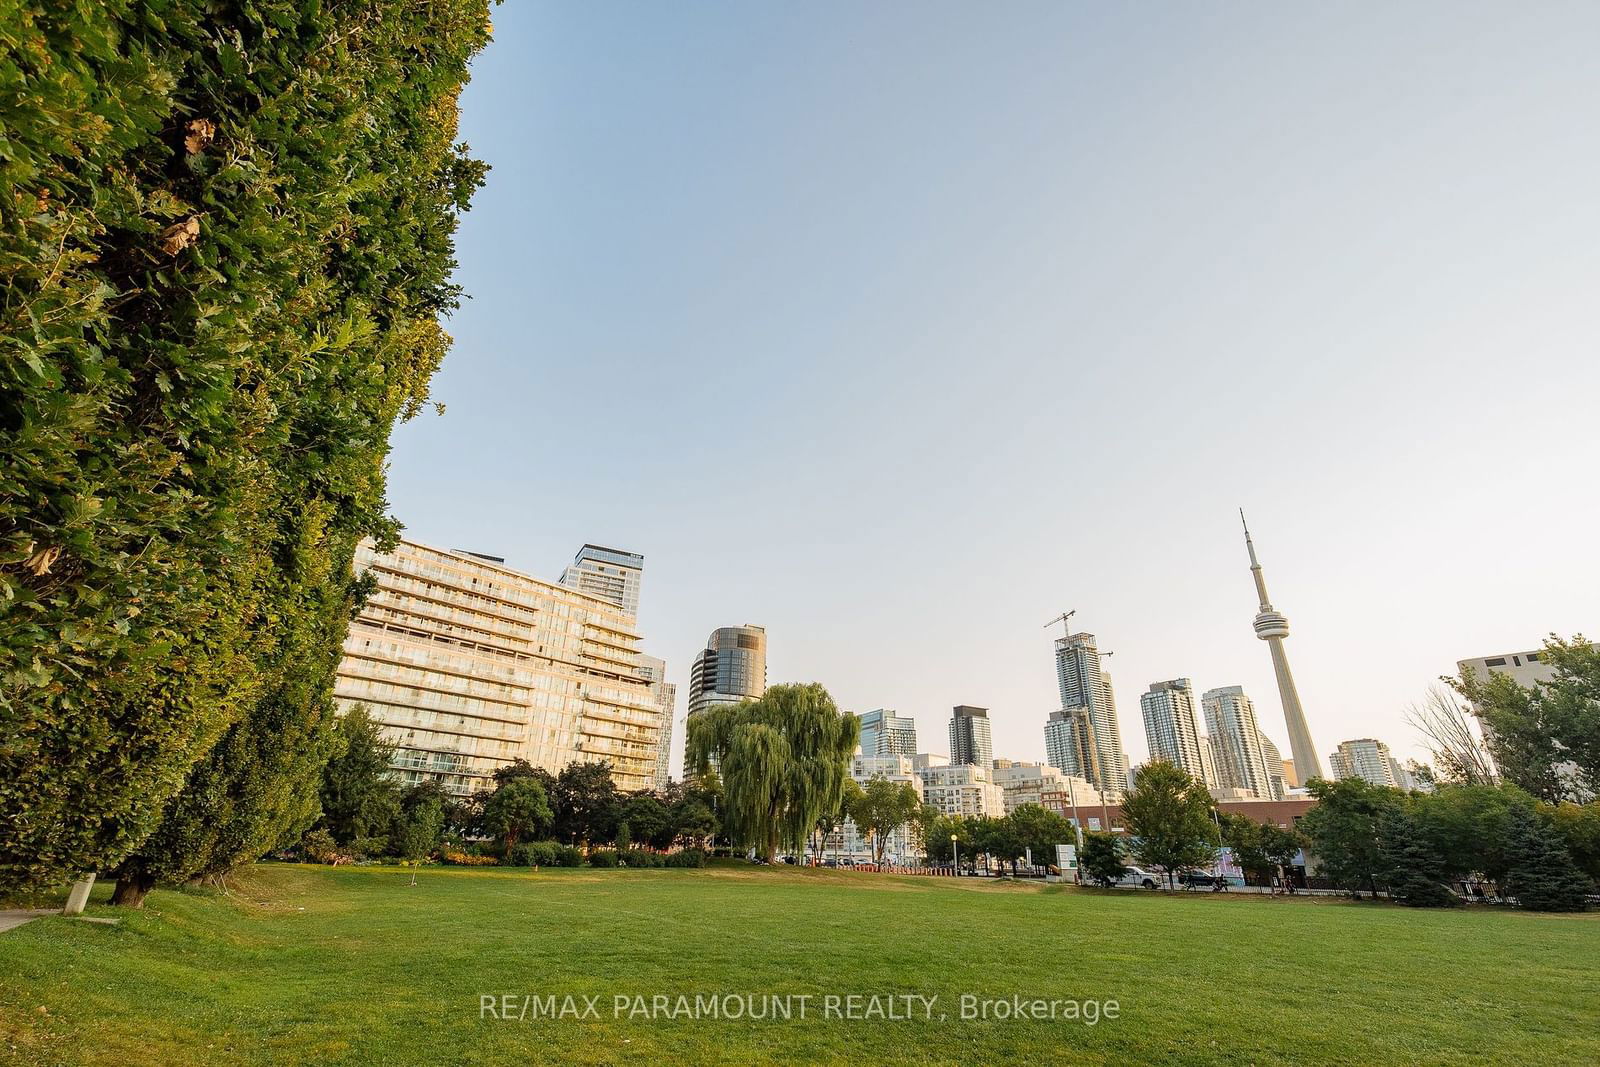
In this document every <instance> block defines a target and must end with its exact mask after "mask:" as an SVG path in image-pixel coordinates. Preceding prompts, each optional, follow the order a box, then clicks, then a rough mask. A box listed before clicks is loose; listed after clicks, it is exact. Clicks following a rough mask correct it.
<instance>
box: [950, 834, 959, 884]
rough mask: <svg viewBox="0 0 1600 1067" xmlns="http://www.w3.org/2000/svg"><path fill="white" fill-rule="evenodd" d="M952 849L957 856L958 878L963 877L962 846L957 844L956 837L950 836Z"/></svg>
mask: <svg viewBox="0 0 1600 1067" xmlns="http://www.w3.org/2000/svg"><path fill="white" fill-rule="evenodd" d="M950 849H951V851H953V852H954V853H955V856H956V877H958V878H959V877H960V876H961V846H960V845H958V844H956V835H955V834H951V835H950Z"/></svg>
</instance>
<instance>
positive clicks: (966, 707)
mask: <svg viewBox="0 0 1600 1067" xmlns="http://www.w3.org/2000/svg"><path fill="white" fill-rule="evenodd" d="M963 763H969V764H971V765H973V766H974V767H983V768H985V769H987V768H989V767H991V766H993V765H994V741H993V739H992V738H991V737H990V734H989V709H988V708H975V707H973V706H971V705H970V704H957V705H956V707H955V709H954V710H953V711H952V712H951V713H950V765H951V766H952V767H959V766H960V765H962V764H963Z"/></svg>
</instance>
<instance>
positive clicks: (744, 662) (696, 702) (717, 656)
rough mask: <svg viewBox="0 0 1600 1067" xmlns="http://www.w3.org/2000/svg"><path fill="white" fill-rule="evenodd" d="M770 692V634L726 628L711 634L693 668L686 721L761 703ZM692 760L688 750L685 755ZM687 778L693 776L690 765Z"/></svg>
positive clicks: (759, 629) (746, 627) (755, 629)
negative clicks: (724, 707)
mask: <svg viewBox="0 0 1600 1067" xmlns="http://www.w3.org/2000/svg"><path fill="white" fill-rule="evenodd" d="M766 691H767V631H766V630H765V629H764V628H762V627H760V626H751V625H748V624H746V625H744V626H723V627H719V628H718V629H715V630H713V631H711V636H710V637H708V638H706V646H705V648H703V649H701V650H700V651H699V652H697V653H695V657H694V661H693V662H692V663H691V664H690V666H689V699H688V716H687V719H686V722H693V721H694V717H695V716H696V715H698V714H700V713H701V712H703V711H705V710H706V709H707V708H710V707H714V706H716V705H718V704H740V703H743V702H744V701H746V700H759V699H760V698H761V695H762V694H763V693H765V692H766ZM684 760H685V763H687V760H688V754H687V751H686V752H685V755H684ZM684 777H685V778H688V777H690V771H689V769H688V767H687V766H685V768H684Z"/></svg>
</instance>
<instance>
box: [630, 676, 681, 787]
mask: <svg viewBox="0 0 1600 1067" xmlns="http://www.w3.org/2000/svg"><path fill="white" fill-rule="evenodd" d="M639 677H641V678H643V679H644V680H645V681H647V682H649V683H650V699H651V700H652V701H653V702H654V703H655V705H656V707H657V708H658V709H659V710H660V712H661V740H660V741H658V742H657V744H656V766H655V771H654V773H653V774H652V775H651V779H652V780H653V781H654V783H655V788H657V789H665V788H666V787H667V780H668V773H667V753H668V751H669V750H670V749H671V748H672V719H673V716H674V714H675V713H676V712H677V704H678V687H677V686H675V685H673V684H672V683H671V682H669V681H667V664H666V662H665V661H664V660H659V659H656V658H655V657H654V656H640V657H639Z"/></svg>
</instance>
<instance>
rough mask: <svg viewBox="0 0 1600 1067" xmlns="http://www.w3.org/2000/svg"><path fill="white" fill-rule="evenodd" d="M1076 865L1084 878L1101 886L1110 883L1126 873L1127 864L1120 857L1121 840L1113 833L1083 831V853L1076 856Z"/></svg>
mask: <svg viewBox="0 0 1600 1067" xmlns="http://www.w3.org/2000/svg"><path fill="white" fill-rule="evenodd" d="M1078 867H1079V869H1080V870H1082V872H1083V877H1084V878H1085V879H1087V880H1089V881H1091V882H1098V883H1100V884H1101V885H1103V886H1108V885H1110V884H1111V883H1112V882H1115V881H1116V880H1117V879H1118V878H1121V877H1122V876H1123V875H1125V874H1127V873H1128V865H1127V864H1126V863H1125V862H1123V858H1122V842H1121V841H1120V840H1119V839H1118V838H1117V836H1116V835H1115V834H1105V833H1100V832H1098V831H1095V830H1088V831H1085V832H1084V835H1083V855H1082V856H1080V857H1078Z"/></svg>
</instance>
